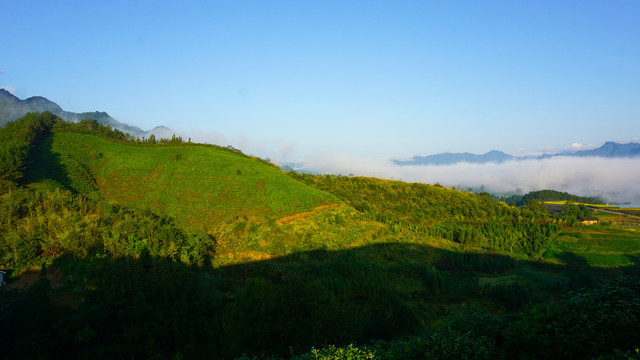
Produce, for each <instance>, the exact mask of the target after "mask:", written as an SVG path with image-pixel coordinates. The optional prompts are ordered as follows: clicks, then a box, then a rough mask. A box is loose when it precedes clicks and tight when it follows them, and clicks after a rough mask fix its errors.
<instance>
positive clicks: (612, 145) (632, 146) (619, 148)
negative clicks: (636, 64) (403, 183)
mask: <svg viewBox="0 0 640 360" xmlns="http://www.w3.org/2000/svg"><path fill="white" fill-rule="evenodd" d="M558 156H570V157H588V156H592V157H604V158H629V157H640V143H626V144H622V143H617V142H614V141H607V142H605V143H604V144H603V145H602V146H600V147H598V148H596V149H591V150H580V151H574V152H569V151H565V152H560V153H556V154H543V155H539V156H525V157H517V156H514V155H510V154H507V153H505V152H502V151H499V150H491V151H489V152H487V153H484V154H473V153H469V152H463V153H449V152H445V153H439V154H434V155H427V156H414V157H412V158H410V159H409V160H398V159H394V160H392V161H393V163H394V164H396V165H402V166H405V165H452V164H457V163H473V164H486V163H502V162H505V161H510V160H516V161H517V160H532V159H548V158H551V157H558Z"/></svg>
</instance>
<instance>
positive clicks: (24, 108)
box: [0, 89, 175, 138]
mask: <svg viewBox="0 0 640 360" xmlns="http://www.w3.org/2000/svg"><path fill="white" fill-rule="evenodd" d="M44 111H50V112H51V113H53V114H55V115H57V116H59V117H60V118H61V119H63V120H65V121H70V122H78V121H80V120H84V119H95V120H97V121H98V122H100V123H101V124H103V125H109V126H111V127H112V128H114V129H118V130H120V131H122V132H124V133H128V134H129V135H131V136H137V137H140V138H143V137H144V138H148V137H149V136H150V135H152V134H153V135H154V136H156V137H160V138H170V137H171V136H172V135H173V134H175V131H173V130H171V129H169V128H167V127H165V126H157V127H155V128H153V129H151V130H148V131H145V130H142V129H140V128H139V127H137V126H131V125H128V124H125V123H121V122H119V121H117V120H116V119H114V118H112V117H111V116H109V114H107V113H106V112H102V111H93V112H83V113H74V112H70V111H64V110H63V109H62V108H61V107H60V105H58V104H56V103H55V102H53V101H51V100H49V99H47V98H45V97H42V96H33V97H30V98H28V99H25V100H20V99H19V98H18V97H16V96H15V95H13V94H11V93H10V92H8V91H6V90H4V89H0V127H3V126H4V125H5V124H6V123H8V122H9V121H13V120H16V119H19V118H21V117H22V116H24V115H25V114H26V113H28V112H44Z"/></svg>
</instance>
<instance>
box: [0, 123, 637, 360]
mask: <svg viewBox="0 0 640 360" xmlns="http://www.w3.org/2000/svg"><path fill="white" fill-rule="evenodd" d="M0 140H2V142H0V169H2V172H1V173H0V269H3V270H7V272H8V277H9V281H8V282H9V284H8V285H7V286H3V287H1V288H0V329H1V330H2V331H0V332H1V334H0V359H58V358H59V359H68V358H74V359H75V358H78V359H100V358H109V359H114V358H126V359H218V358H223V359H234V358H239V357H242V358H244V359H252V358H293V359H523V358H524V359H567V358H577V359H589V358H601V359H609V358H629V357H631V356H636V355H634V354H635V349H636V348H638V347H640V342H639V341H638V336H637V334H638V333H640V319H639V316H640V283H639V281H638V274H639V273H640V269H639V264H640V259H639V258H638V256H637V249H638V248H640V236H639V235H638V233H637V232H635V231H632V230H629V229H626V228H614V227H612V226H597V227H590V228H585V227H581V226H580V225H579V224H576V221H575V218H576V216H581V214H579V213H580V212H584V211H585V209H584V208H580V207H579V206H577V207H576V206H575V205H572V204H569V205H567V206H566V207H565V215H563V216H550V215H548V214H546V213H544V212H543V211H537V210H536V209H535V208H531V207H530V208H515V207H511V206H507V205H505V204H503V203H499V202H496V201H494V200H492V199H491V198H490V197H489V196H487V195H474V194H468V193H463V192H459V191H455V190H451V189H445V188H442V187H440V186H431V185H424V184H407V183H402V182H397V181H385V180H379V179H370V178H353V177H343V176H314V175H300V174H295V173H291V174H289V176H287V174H284V173H282V172H281V171H279V170H278V169H276V168H274V167H273V166H272V165H270V164H268V163H265V161H261V160H259V159H255V158H251V157H249V156H246V155H243V154H241V153H238V152H237V151H235V150H233V149H223V148H218V147H213V146H199V145H196V144H190V143H184V142H183V141H182V140H181V139H179V138H178V139H177V138H173V139H147V140H140V139H132V138H130V137H128V136H126V135H125V134H122V133H120V132H118V131H113V130H112V129H110V128H108V127H105V126H102V125H100V124H99V123H97V122H95V121H91V120H85V121H83V122H80V123H78V124H69V123H65V122H62V121H61V120H59V119H57V118H55V117H54V116H52V115H51V114H48V113H44V114H29V115H27V116H25V117H24V118H22V119H20V120H18V121H16V122H14V123H9V124H8V125H7V126H6V127H5V128H3V129H0ZM198 164H200V167H198V166H197V165H198ZM198 174H206V176H207V179H208V180H207V181H204V180H201V181H198V180H197V179H198ZM185 179H189V181H185ZM220 179H223V180H220ZM228 180H229V181H228ZM230 184H231V185H230ZM246 184H259V186H258V187H257V189H258V190H259V191H257V192H256V193H252V192H247V191H240V190H243V189H245V190H246V188H248V187H247V186H246ZM212 210H214V211H212ZM592 264H604V265H606V266H604V265H603V266H599V267H596V266H592ZM350 344H351V345H350ZM636 358H637V357H636Z"/></svg>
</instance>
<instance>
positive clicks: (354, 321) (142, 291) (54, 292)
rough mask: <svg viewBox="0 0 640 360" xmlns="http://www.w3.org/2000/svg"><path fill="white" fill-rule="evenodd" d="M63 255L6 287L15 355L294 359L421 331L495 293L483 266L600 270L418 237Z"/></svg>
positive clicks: (4, 342)
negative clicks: (211, 254)
mask: <svg viewBox="0 0 640 360" xmlns="http://www.w3.org/2000/svg"><path fill="white" fill-rule="evenodd" d="M420 252H429V253H431V254H433V253H434V252H436V253H437V257H438V258H439V259H440V260H439V261H438V262H437V263H436V264H435V267H434V266H432V265H429V264H421V263H417V262H413V261H412V260H411V259H412V255H415V257H416V258H420V256H419V255H420ZM60 259H61V260H59V261H58V262H57V263H54V265H53V267H58V268H65V269H67V273H66V274H65V275H66V277H67V279H68V281H67V284H66V285H65V286H62V287H60V288H57V289H51V285H50V283H49V281H48V280H47V279H46V278H44V277H43V278H41V279H40V280H38V281H37V282H36V283H35V284H34V285H33V286H32V287H31V289H29V290H27V291H23V292H18V291H6V290H3V291H0V300H1V301H0V304H2V306H1V307H0V310H1V311H0V315H2V316H0V321H1V322H2V323H0V327H2V328H5V329H12V331H10V332H7V333H6V334H4V335H3V336H2V337H0V349H1V350H0V351H3V352H4V353H5V354H6V355H7V358H9V357H11V356H13V357H15V358H19V357H20V355H21V354H27V353H28V354H30V356H31V357H46V358H57V357H60V358H63V357H74V358H85V357H88V358H96V357H97V358H122V357H129V358H151V357H157V358H181V357H184V358H219V357H224V358H235V357H237V356H240V355H241V354H243V353H251V354H261V353H262V354H277V355H282V356H286V355H288V354H290V352H291V351H293V352H294V353H297V352H307V351H309V349H310V348H311V347H312V346H315V347H318V346H322V345H326V344H336V345H339V344H349V343H352V342H355V343H366V342H370V341H371V340H373V339H390V338H395V337H398V336H402V335H404V334H413V333H417V332H420V331H421V330H422V329H424V326H425V325H428V323H429V322H430V320H434V319H435V318H437V317H438V316H441V315H442V314H443V308H442V307H438V306H435V305H438V304H439V305H442V304H456V303H458V304H463V303H469V302H474V301H478V300H482V299H484V300H482V301H484V302H488V301H490V300H489V299H488V298H487V297H486V296H485V295H483V293H482V289H480V287H479V286H478V282H477V277H478V276H479V275H482V274H488V275H496V274H502V273H505V272H511V271H513V270H516V269H518V268H519V267H522V266H527V267H531V268H535V269H537V270H539V271H540V272H555V273H563V274H568V276H567V278H569V277H570V276H571V275H572V274H574V273H576V272H577V271H579V272H581V273H588V274H591V273H592V271H591V268H590V267H589V266H588V265H584V263H582V264H581V265H580V266H579V267H578V268H579V270H575V269H570V268H569V267H565V266H560V265H549V264H539V263H536V262H515V261H514V260H513V259H511V258H509V257H506V256H502V255H488V254H470V253H457V252H453V251H448V250H443V249H436V248H432V247H429V246H420V245H415V244H374V245H369V246H364V247H360V248H354V249H350V250H342V251H326V250H315V251H309V252H304V253H297V254H292V255H288V256H283V257H280V258H275V259H271V260H264V261H255V262H249V263H244V264H236V265H228V266H222V267H219V268H213V267H211V266H197V265H186V264H183V263H181V262H180V261H176V260H174V259H170V258H165V257H154V256H150V255H148V254H142V255H140V256H136V257H125V258H115V259H114V258H111V257H109V256H104V255H100V254H94V255H92V256H89V257H88V258H87V259H84V260H81V261H79V260H74V261H71V257H69V256H66V257H61V258H60ZM62 259H64V261H63V260H62ZM380 259H385V260H384V262H381V261H380ZM635 267H636V268H637V267H638V262H636V266H635ZM585 270H587V272H585ZM636 271H637V270H636ZM596 273H597V275H598V276H609V275H619V273H620V270H619V269H618V270H615V271H613V270H611V271H609V270H604V271H601V272H593V274H596ZM561 285H562V286H563V287H564V286H565V285H566V284H561ZM78 288H80V289H81V290H80V291H82V292H83V294H84V300H83V301H82V302H80V303H79V304H78V306H77V307H75V308H74V307H69V306H56V302H54V301H52V300H51V299H52V298H53V299H55V298H56V297H58V298H60V297H62V299H63V300H64V297H63V295H64V294H65V293H73V292H74V291H76V292H77V291H78V290H77V289H78ZM439 299H446V301H442V300H439ZM57 304H60V302H58V303H57ZM2 354H3V353H2V352H0V355H2Z"/></svg>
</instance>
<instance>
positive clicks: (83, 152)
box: [27, 131, 339, 228]
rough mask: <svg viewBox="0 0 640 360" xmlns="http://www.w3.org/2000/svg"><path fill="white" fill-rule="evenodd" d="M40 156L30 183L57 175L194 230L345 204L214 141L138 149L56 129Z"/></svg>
mask: <svg viewBox="0 0 640 360" xmlns="http://www.w3.org/2000/svg"><path fill="white" fill-rule="evenodd" d="M33 157H34V161H35V162H36V163H38V164H42V163H47V164H48V165H49V167H48V168H46V169H43V168H34V170H33V171H30V172H28V173H27V178H28V179H29V180H30V181H33V182H38V181H41V180H44V179H50V180H54V181H57V182H59V183H60V184H62V185H63V186H65V187H67V188H70V189H72V190H74V191H76V192H79V193H87V192H90V191H92V190H95V191H98V192H99V193H100V194H101V195H102V196H104V197H105V198H106V199H108V200H111V201H114V202H118V203H122V204H125V205H131V206H137V207H149V208H151V209H154V210H157V211H158V212H162V213H165V214H167V215H170V216H173V217H175V218H176V219H178V220H179V221H180V222H182V223H184V224H185V225H186V226H190V227H191V226H194V227H198V226H199V227H204V228H208V227H210V226H211V225H212V223H214V222H215V221H219V220H220V219H223V218H228V217H235V216H244V215H249V216H254V215H258V216H262V217H265V218H272V219H277V218H280V217H284V216H290V215H293V214H296V213H300V212H305V211H311V210H313V209H314V208H316V207H319V206H323V205H329V204H334V203H338V202H339V201H338V200H337V199H336V198H334V197H332V196H330V195H328V194H326V193H322V192H320V191H317V190H315V189H313V188H310V187H308V186H304V185H303V184H300V183H299V182H297V181H294V180H292V179H291V178H289V177H287V176H285V175H284V174H283V173H282V172H281V171H279V170H278V169H275V168H273V167H270V166H268V165H266V164H264V163H262V162H259V161H256V160H253V159H251V158H248V157H247V156H244V155H242V154H236V153H233V152H231V151H225V150H223V149H220V148H218V147H213V146H205V145H188V146H187V145H182V146H180V145H177V146H133V145H124V144H118V143H114V142H109V141H107V140H105V139H101V138H99V137H97V136H93V135H84V134H75V133H65V132H58V131H54V132H53V133H52V134H51V135H49V136H48V137H47V138H46V139H44V140H43V141H42V142H41V143H40V144H39V146H38V147H37V148H36V149H35V151H34V154H33ZM43 159H52V160H54V161H48V162H43V161H40V160H43Z"/></svg>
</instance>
